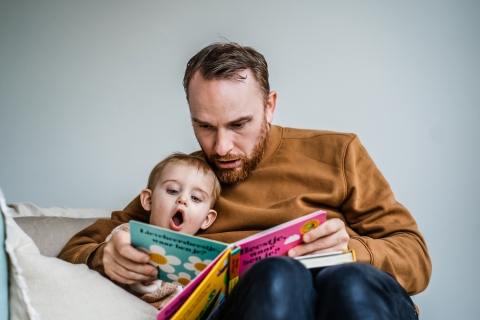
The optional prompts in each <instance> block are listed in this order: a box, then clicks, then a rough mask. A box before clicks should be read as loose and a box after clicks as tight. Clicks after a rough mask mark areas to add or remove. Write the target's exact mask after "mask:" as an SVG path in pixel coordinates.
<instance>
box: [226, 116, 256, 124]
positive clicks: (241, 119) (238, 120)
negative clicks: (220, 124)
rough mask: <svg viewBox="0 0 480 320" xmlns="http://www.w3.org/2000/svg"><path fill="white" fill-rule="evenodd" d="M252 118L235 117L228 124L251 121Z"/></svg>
mask: <svg viewBox="0 0 480 320" xmlns="http://www.w3.org/2000/svg"><path fill="white" fill-rule="evenodd" d="M252 119H253V116H244V117H240V118H238V119H235V120H233V121H230V122H229V123H228V124H229V125H232V124H237V123H240V122H249V121H252Z"/></svg>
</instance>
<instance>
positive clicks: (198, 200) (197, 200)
mask: <svg viewBox="0 0 480 320" xmlns="http://www.w3.org/2000/svg"><path fill="white" fill-rule="evenodd" d="M192 200H193V202H202V199H200V198H197V197H195V196H192Z"/></svg>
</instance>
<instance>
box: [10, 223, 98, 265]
mask: <svg viewBox="0 0 480 320" xmlns="http://www.w3.org/2000/svg"><path fill="white" fill-rule="evenodd" d="M14 220H15V222H16V223H17V224H18V225H19V226H20V228H22V230H23V231H24V232H25V233H26V234H27V235H28V236H29V237H30V238H32V240H33V241H34V242H35V245H36V246H37V247H38V249H39V250H40V253H41V254H42V255H44V256H47V257H56V256H57V255H58V254H59V253H60V251H61V250H62V249H63V247H64V246H65V244H66V243H67V242H68V240H70V238H71V237H72V236H73V235H74V234H76V233H77V232H79V231H80V230H82V229H84V228H85V227H88V226H89V225H91V224H92V223H94V222H95V221H96V220H97V219H96V218H89V219H77V218H66V217H17V218H15V219H14Z"/></svg>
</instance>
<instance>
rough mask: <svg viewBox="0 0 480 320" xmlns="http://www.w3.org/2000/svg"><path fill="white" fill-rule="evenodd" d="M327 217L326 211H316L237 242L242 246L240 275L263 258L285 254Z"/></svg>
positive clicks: (238, 245) (236, 244) (237, 244)
mask: <svg viewBox="0 0 480 320" xmlns="http://www.w3.org/2000/svg"><path fill="white" fill-rule="evenodd" d="M326 218H327V212H326V211H324V210H320V211H316V212H313V213H311V214H308V215H306V216H303V217H300V218H297V219H295V220H292V221H288V222H286V223H283V224H281V225H278V226H276V227H273V228H270V229H267V230H265V231H262V232H260V233H257V234H255V235H253V236H250V237H248V238H245V239H243V240H240V241H238V242H236V243H235V246H237V247H239V248H240V257H239V262H238V263H239V270H238V275H240V276H241V275H242V273H244V272H245V270H247V269H248V268H249V267H250V266H251V265H252V264H254V263H255V262H257V261H259V260H261V259H264V258H267V257H274V256H281V255H285V254H286V253H287V252H288V250H290V249H292V248H294V247H296V246H297V245H299V244H300V243H302V242H303V240H302V236H303V235H304V234H305V233H307V232H308V231H310V230H312V229H314V228H316V227H318V226H319V225H320V224H322V223H323V222H325V220H326Z"/></svg>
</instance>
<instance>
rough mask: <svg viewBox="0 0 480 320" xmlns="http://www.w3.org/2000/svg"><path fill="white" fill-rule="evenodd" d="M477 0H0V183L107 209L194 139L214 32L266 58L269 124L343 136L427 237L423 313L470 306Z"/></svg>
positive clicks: (9, 189) (447, 313) (24, 195)
mask: <svg viewBox="0 0 480 320" xmlns="http://www.w3.org/2000/svg"><path fill="white" fill-rule="evenodd" d="M479 14H480V3H479V2H478V1H422V2H420V1H402V2H392V1H388V2H387V1H335V2H334V1H331V2H330V1H303V2H297V1H295V2H294V1H291V2H286V1H285V2H279V1H141V2H137V1H75V2H74V1H30V2H29V1H2V2H1V4H0V163H1V166H0V187H1V188H2V189H3V191H4V193H5V195H6V197H7V200H8V201H9V202H20V201H29V202H33V203H35V204H37V205H39V206H43V207H48V206H67V207H78V208H87V207H89V208H105V209H117V208H122V207H124V206H125V205H126V204H127V203H128V202H129V201H130V200H132V199H133V198H134V197H135V196H136V195H137V194H138V192H139V191H140V190H141V189H142V188H143V187H144V186H145V184H146V180H147V176H148V174H149V172H150V169H151V168H152V167H153V166H154V164H156V163H157V162H158V161H159V160H160V159H161V158H162V157H164V156H165V155H167V154H169V153H170V152H172V151H177V150H178V151H184V152H190V151H193V150H195V149H196V148H197V143H196V140H195V137H194V136H193V133H192V130H191V128H190V122H189V113H188V108H187V104H186V101H185V98H184V93H183V88H182V86H181V81H182V75H183V71H184V68H185V65H186V62H187V61H188V59H189V58H190V57H191V56H192V55H193V54H195V53H196V52H197V51H198V50H199V49H201V48H202V47H203V46H205V45H208V44H210V43H211V42H213V41H216V40H219V36H224V37H226V38H228V39H230V40H232V41H236V42H239V43H241V44H245V45H250V46H253V47H255V48H257V49H258V50H259V51H260V52H262V53H263V54H264V55H265V57H266V59H267V61H268V62H269V67H270V72H271V84H272V88H273V89H274V90H277V92H278V94H279V101H278V107H277V113H276V117H275V120H274V123H276V124H279V125H283V126H292V127H302V128H318V129H329V130H336V131H347V132H355V133H357V134H358V135H359V137H360V139H361V141H362V142H363V143H364V145H365V146H366V147H367V150H369V152H370V154H371V155H372V157H373V159H374V160H375V161H376V163H377V165H378V166H379V168H380V169H381V170H382V172H383V173H384V175H385V176H386V178H387V180H388V181H389V182H390V183H391V186H392V188H393V190H394V192H395V195H396V197H397V199H398V201H399V202H401V203H403V204H404V205H405V206H406V207H407V208H409V209H410V210H411V212H412V213H413V215H414V216H415V217H416V219H417V221H418V224H419V227H420V230H421V231H422V232H423V234H424V236H425V238H426V240H427V243H428V245H429V249H430V254H431V256H432V260H433V266H434V269H433V276H432V280H431V283H430V286H429V287H428V289H427V290H426V291H425V292H423V293H421V294H419V295H417V296H415V297H414V300H415V302H417V303H418V304H419V305H420V307H421V313H422V319H476V318H477V317H478V314H479V313H480V306H479V303H478V299H479V296H480V281H479V279H480V277H479V276H478V272H477V271H475V270H477V269H478V251H479V250H478V246H477V242H478V240H479V236H478V234H476V233H475V231H474V230H475V228H476V227H477V226H478V225H479V224H480V220H479V214H478V213H477V212H478V208H479V207H480V200H479V199H480V196H478V195H477V192H478V191H479V188H478V187H476V185H477V183H478V181H479V180H480V174H479V170H478V169H477V167H476V165H477V164H478V161H479V151H478V149H479V147H480V143H479V142H480V134H479V130H478V123H479V120H480V20H479V16H480V15H479Z"/></svg>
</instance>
